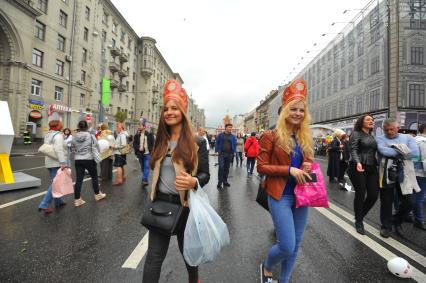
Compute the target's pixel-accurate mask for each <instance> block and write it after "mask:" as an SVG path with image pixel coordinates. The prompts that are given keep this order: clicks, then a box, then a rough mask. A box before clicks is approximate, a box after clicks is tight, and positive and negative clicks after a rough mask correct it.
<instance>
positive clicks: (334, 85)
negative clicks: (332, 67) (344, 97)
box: [333, 76, 338, 93]
mask: <svg viewBox="0 0 426 283" xmlns="http://www.w3.org/2000/svg"><path fill="white" fill-rule="evenodd" d="M337 84H338V80H337V76H336V77H335V78H334V80H333V92H334V93H337V90H338V86H337Z"/></svg>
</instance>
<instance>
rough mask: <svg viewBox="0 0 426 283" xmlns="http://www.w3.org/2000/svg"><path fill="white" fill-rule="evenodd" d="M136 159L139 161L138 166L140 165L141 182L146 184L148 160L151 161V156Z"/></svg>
mask: <svg viewBox="0 0 426 283" xmlns="http://www.w3.org/2000/svg"><path fill="white" fill-rule="evenodd" d="M138 159H139V164H140V165H141V170H142V182H148V178H149V160H150V159H151V155H149V154H142V155H141V156H140V157H139V158H138Z"/></svg>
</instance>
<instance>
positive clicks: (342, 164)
mask: <svg viewBox="0 0 426 283" xmlns="http://www.w3.org/2000/svg"><path fill="white" fill-rule="evenodd" d="M347 169H348V162H347V161H344V160H340V168H339V181H344V180H345V173H346V170H347Z"/></svg>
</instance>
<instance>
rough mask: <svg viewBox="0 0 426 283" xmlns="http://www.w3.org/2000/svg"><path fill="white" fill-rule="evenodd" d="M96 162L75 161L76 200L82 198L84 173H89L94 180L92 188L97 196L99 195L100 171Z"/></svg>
mask: <svg viewBox="0 0 426 283" xmlns="http://www.w3.org/2000/svg"><path fill="white" fill-rule="evenodd" d="M96 167H97V165H96V162H95V160H93V159H91V160H76V161H75V173H76V175H77V179H76V181H75V185H74V199H79V198H80V192H81V185H82V184H83V178H84V171H85V170H86V169H87V171H88V172H89V174H90V177H91V178H92V186H93V191H94V192H95V194H99V181H98V170H97V168H96Z"/></svg>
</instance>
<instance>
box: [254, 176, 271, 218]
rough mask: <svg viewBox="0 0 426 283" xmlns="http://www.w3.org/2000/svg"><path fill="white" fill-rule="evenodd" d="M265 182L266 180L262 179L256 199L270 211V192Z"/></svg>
mask: <svg viewBox="0 0 426 283" xmlns="http://www.w3.org/2000/svg"><path fill="white" fill-rule="evenodd" d="M265 184H266V180H262V181H260V183H259V188H258V190H257V196H256V201H257V203H258V204H259V205H260V206H261V207H263V208H264V209H266V210H267V211H269V205H268V193H267V192H266V188H265Z"/></svg>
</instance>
